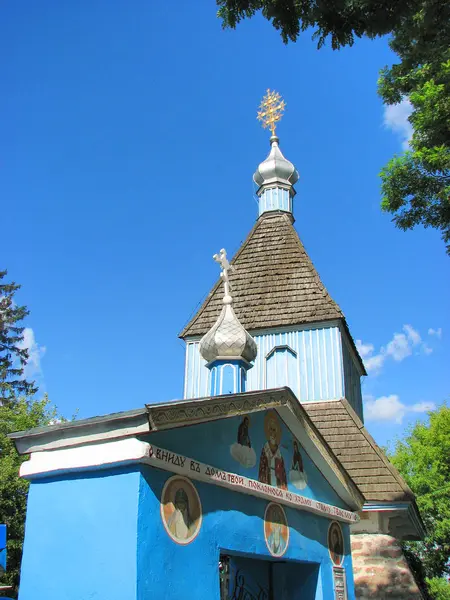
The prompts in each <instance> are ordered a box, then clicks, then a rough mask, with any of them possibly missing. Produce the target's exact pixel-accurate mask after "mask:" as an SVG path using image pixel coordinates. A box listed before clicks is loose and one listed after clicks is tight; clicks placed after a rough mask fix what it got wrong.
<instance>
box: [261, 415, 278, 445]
mask: <svg viewBox="0 0 450 600" xmlns="http://www.w3.org/2000/svg"><path fill="white" fill-rule="evenodd" d="M271 423H274V424H275V427H276V430H277V437H276V441H277V445H280V441H281V425H280V421H279V418H278V415H277V413H276V412H275V411H274V410H269V411H268V412H267V413H266V416H265V417H264V433H265V435H266V440H269V438H270V432H269V425H270V424H271Z"/></svg>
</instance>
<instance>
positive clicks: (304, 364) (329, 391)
mask: <svg viewBox="0 0 450 600" xmlns="http://www.w3.org/2000/svg"><path fill="white" fill-rule="evenodd" d="M254 338H255V341H256V344H257V346H258V356H257V357H256V361H255V364H254V366H253V368H252V369H250V370H249V371H248V373H247V388H246V389H247V391H252V390H262V389H268V388H272V387H281V386H284V385H288V386H289V387H290V388H291V389H292V390H293V392H294V393H295V394H296V396H297V398H298V399H299V400H300V401H301V402H311V401H317V400H334V399H337V398H342V397H343V396H344V382H343V373H344V370H343V363H342V352H341V334H340V331H339V328H338V327H317V328H314V329H303V330H300V331H288V332H282V333H269V334H263V335H254ZM198 345H199V342H188V343H187V349H186V378H185V389H184V397H185V398H198V397H202V396H208V395H209V377H210V373H209V371H208V369H207V368H206V366H205V365H206V362H205V361H204V360H203V359H202V358H201V356H200V354H199V351H198ZM277 347H279V349H280V351H279V352H275V353H273V350H274V348H277ZM286 347H288V348H289V349H290V350H291V351H287V350H286Z"/></svg>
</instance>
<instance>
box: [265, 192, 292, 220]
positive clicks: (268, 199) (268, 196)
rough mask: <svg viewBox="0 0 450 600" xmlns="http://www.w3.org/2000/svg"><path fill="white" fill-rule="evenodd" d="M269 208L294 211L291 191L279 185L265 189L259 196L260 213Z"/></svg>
mask: <svg viewBox="0 0 450 600" xmlns="http://www.w3.org/2000/svg"><path fill="white" fill-rule="evenodd" d="M269 210H285V211H287V212H292V198H291V196H290V194H289V191H288V190H285V189H283V188H278V187H275V188H270V189H268V190H264V192H263V193H262V194H261V196H260V198H259V214H260V215H261V214H262V213H263V212H267V211H269Z"/></svg>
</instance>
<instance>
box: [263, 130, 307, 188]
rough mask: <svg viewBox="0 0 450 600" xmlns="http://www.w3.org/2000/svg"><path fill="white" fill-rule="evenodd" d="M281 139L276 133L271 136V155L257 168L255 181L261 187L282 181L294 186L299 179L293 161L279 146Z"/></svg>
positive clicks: (286, 184) (284, 183)
mask: <svg viewBox="0 0 450 600" xmlns="http://www.w3.org/2000/svg"><path fill="white" fill-rule="evenodd" d="M278 142H279V139H278V137H277V136H276V135H273V136H272V137H271V138H270V143H271V146H272V147H271V149H270V152H269V156H268V157H267V158H266V160H264V161H263V162H262V163H261V164H260V165H259V167H258V168H257V169H256V172H255V174H254V175H253V181H254V182H255V183H256V185H258V186H259V187H260V188H261V187H262V186H265V185H273V184H275V183H281V184H282V185H285V186H288V187H292V186H293V185H294V184H295V183H297V181H298V172H297V169H296V168H295V167H294V165H293V164H292V163H291V161H289V160H287V158H285V157H284V156H283V154H282V152H281V150H280V148H279V146H278Z"/></svg>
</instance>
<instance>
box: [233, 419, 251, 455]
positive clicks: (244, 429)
mask: <svg viewBox="0 0 450 600" xmlns="http://www.w3.org/2000/svg"><path fill="white" fill-rule="evenodd" d="M249 426H250V419H249V418H248V417H247V416H245V417H244V418H243V419H242V423H241V424H240V425H239V428H238V437H237V443H238V444H240V445H241V446H247V448H251V447H252V443H251V441H250V435H249V431H248V430H249Z"/></svg>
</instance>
